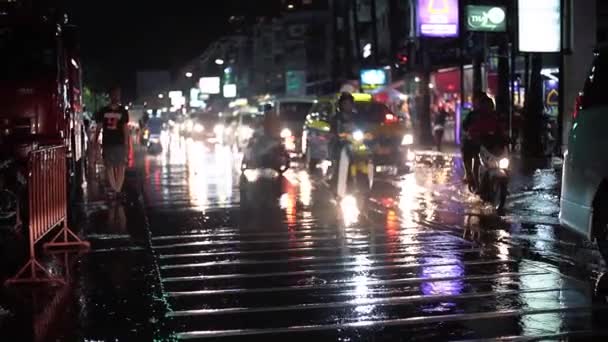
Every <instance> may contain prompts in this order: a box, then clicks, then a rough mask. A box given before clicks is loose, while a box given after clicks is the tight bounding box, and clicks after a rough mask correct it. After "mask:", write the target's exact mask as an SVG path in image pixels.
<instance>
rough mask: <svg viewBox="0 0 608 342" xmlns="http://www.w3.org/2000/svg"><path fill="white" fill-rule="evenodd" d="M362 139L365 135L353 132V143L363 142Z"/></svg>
mask: <svg viewBox="0 0 608 342" xmlns="http://www.w3.org/2000/svg"><path fill="white" fill-rule="evenodd" d="M364 138H365V134H363V132H361V131H355V132H353V139H355V141H363V139H364Z"/></svg>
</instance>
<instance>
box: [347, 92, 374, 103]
mask: <svg viewBox="0 0 608 342" xmlns="http://www.w3.org/2000/svg"><path fill="white" fill-rule="evenodd" d="M352 95H353V98H354V99H355V102H371V101H372V95H371V94H365V93H354V94H352Z"/></svg>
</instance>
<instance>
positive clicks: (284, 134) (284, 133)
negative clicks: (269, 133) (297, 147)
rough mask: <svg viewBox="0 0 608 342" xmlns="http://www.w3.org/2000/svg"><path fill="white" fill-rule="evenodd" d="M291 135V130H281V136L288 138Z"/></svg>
mask: <svg viewBox="0 0 608 342" xmlns="http://www.w3.org/2000/svg"><path fill="white" fill-rule="evenodd" d="M289 137H291V131H290V130H289V128H284V129H283V130H282V131H281V138H289Z"/></svg>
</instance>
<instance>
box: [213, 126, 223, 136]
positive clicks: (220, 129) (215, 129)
mask: <svg viewBox="0 0 608 342" xmlns="http://www.w3.org/2000/svg"><path fill="white" fill-rule="evenodd" d="M213 133H215V135H222V134H223V133H224V125H215V127H213Z"/></svg>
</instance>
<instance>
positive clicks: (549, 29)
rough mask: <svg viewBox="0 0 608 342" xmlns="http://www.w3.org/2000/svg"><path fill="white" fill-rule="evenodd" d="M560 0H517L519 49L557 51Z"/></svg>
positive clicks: (522, 50)
mask: <svg viewBox="0 0 608 342" xmlns="http://www.w3.org/2000/svg"><path fill="white" fill-rule="evenodd" d="M560 2H561V0H534V1H530V0H519V1H518V3H517V4H518V9H517V11H518V16H519V27H518V31H519V51H521V52H559V51H560V50H561V46H562V39H561V31H562V30H561V23H562V21H561V3H560Z"/></svg>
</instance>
